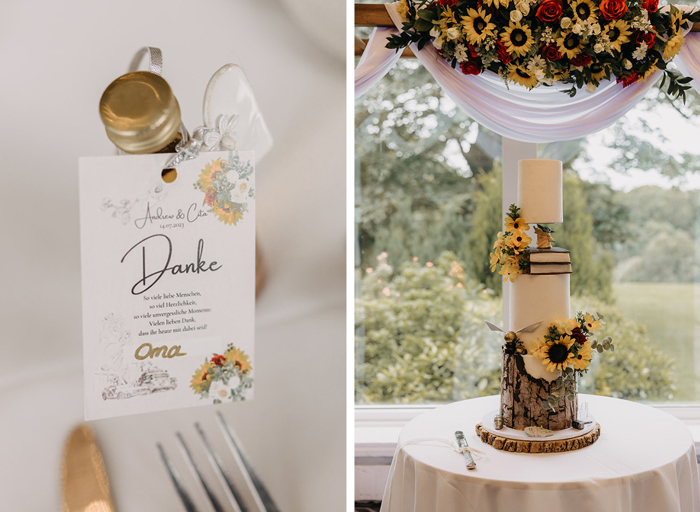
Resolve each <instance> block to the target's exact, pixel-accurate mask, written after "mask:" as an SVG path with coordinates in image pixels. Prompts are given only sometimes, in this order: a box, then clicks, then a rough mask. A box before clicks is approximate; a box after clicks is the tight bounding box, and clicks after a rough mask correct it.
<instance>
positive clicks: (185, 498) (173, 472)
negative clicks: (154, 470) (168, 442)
mask: <svg viewBox="0 0 700 512" xmlns="http://www.w3.org/2000/svg"><path fill="white" fill-rule="evenodd" d="M156 446H157V447H158V451H159V452H160V458H161V459H163V464H165V468H166V469H167V470H168V474H169V475H170V479H171V480H172V481H173V485H175V490H176V491H177V494H178V496H180V500H181V501H182V504H183V505H184V506H185V510H186V511H187V512H199V511H198V510H197V507H195V506H194V503H193V502H192V498H190V495H189V494H188V493H187V491H186V490H185V485H184V483H183V482H182V477H181V476H180V473H179V471H178V470H177V468H176V467H175V466H173V463H172V462H171V461H170V459H169V458H168V456H167V455H166V454H165V450H163V447H162V446H161V445H160V443H158V444H157V445H156Z"/></svg>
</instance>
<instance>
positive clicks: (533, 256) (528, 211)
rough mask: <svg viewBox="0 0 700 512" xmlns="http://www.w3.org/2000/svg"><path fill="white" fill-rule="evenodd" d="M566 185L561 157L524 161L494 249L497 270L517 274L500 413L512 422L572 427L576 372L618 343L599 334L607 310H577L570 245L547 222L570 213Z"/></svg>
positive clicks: (507, 278) (493, 262) (512, 284)
mask: <svg viewBox="0 0 700 512" xmlns="http://www.w3.org/2000/svg"><path fill="white" fill-rule="evenodd" d="M562 189H563V173H562V164H561V162H560V161H558V160H521V161H519V162H518V199H517V206H516V205H511V207H510V210H509V212H508V216H507V217H506V220H505V227H504V231H503V232H500V233H498V238H497V240H496V243H495V244H494V252H493V253H492V254H491V267H492V270H494V271H495V269H496V268H498V267H500V272H499V273H500V274H502V275H503V276H504V281H510V290H509V294H508V301H507V314H506V315H505V316H506V318H507V319H508V322H507V323H508V329H509V332H507V333H506V335H505V344H504V346H503V366H502V378H501V403H500V411H499V412H500V415H501V418H502V422H503V425H504V426H505V427H509V428H511V429H516V430H524V429H526V428H527V427H541V428H544V429H547V430H552V431H558V430H563V429H567V428H570V427H571V426H572V425H573V424H574V422H575V420H577V412H578V398H577V389H576V375H577V374H581V373H583V372H585V371H587V369H588V366H589V365H590V362H591V359H592V356H593V352H594V351H597V352H602V351H603V350H614V346H613V345H612V340H611V339H610V338H605V339H604V340H602V341H600V342H598V340H597V339H595V340H594V339H592V338H593V336H594V331H596V330H598V329H599V328H600V327H601V326H602V324H603V323H604V320H603V317H602V315H600V313H597V314H596V315H595V316H594V315H590V314H584V313H577V314H576V316H574V317H573V318H572V317H570V311H569V310H570V304H569V297H570V277H571V272H572V263H571V259H570V256H569V251H567V250H566V249H563V248H560V247H552V246H551V243H552V242H553V237H552V234H553V233H554V232H553V230H552V229H551V228H550V227H549V226H547V224H556V223H561V222H563V220H564V215H563V202H562ZM531 226H532V227H534V232H535V234H536V235H537V242H536V243H535V244H532V246H531V243H532V238H531V237H530V236H529V235H528V232H529V231H530V228H531ZM489 326H490V327H491V328H492V329H494V330H495V329H497V328H496V327H495V326H494V325H493V324H489ZM499 330H500V329H499ZM589 338H590V339H589Z"/></svg>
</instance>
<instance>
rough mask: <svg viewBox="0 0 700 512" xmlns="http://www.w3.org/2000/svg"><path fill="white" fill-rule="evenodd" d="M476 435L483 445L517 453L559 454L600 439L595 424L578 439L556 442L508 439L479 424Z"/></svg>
mask: <svg viewBox="0 0 700 512" xmlns="http://www.w3.org/2000/svg"><path fill="white" fill-rule="evenodd" d="M476 435H478V436H479V437H480V438H481V440H482V441H483V442H484V443H486V444H490V445H491V446H493V447H494V448H495V449H496V450H504V451H506V452H518V453H561V452H570V451H572V450H578V449H580V448H585V447H586V446H590V445H592V444H593V443H595V442H596V441H597V440H598V438H599V437H600V424H599V423H596V424H595V428H594V429H593V430H591V431H590V432H588V433H586V434H583V435H581V436H579V437H573V438H571V439H561V440H558V441H546V439H547V438H544V439H542V440H539V441H534V440H533V441H522V440H519V439H508V438H506V437H500V436H497V435H494V434H492V433H491V432H487V431H486V430H485V429H484V428H482V426H481V423H478V424H477V425H476Z"/></svg>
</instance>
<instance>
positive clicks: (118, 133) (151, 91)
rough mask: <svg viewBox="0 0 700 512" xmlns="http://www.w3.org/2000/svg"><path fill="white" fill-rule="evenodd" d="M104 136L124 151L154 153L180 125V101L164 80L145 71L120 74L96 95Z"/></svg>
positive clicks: (170, 139) (172, 135) (173, 134)
mask: <svg viewBox="0 0 700 512" xmlns="http://www.w3.org/2000/svg"><path fill="white" fill-rule="evenodd" d="M100 117H101V118H102V122H103V123H104V125H105V130H106V131H107V137H109V140H111V141H112V142H113V143H114V145H115V146H117V147H118V148H119V149H121V150H123V151H126V152H127V153H135V154H145V153H156V152H158V151H159V150H161V149H162V148H164V147H165V146H167V145H168V143H169V142H171V141H172V140H173V139H174V138H175V137H176V136H177V133H178V130H179V128H180V105H178V103H177V99H176V98H175V95H174V94H173V91H172V90H171V89H170V86H169V85H168V82H166V81H165V80H164V79H163V78H162V77H160V76H158V75H156V74H155V73H151V72H149V71H136V72H134V73H127V74H126V75H123V76H120V77H119V78H117V79H116V80H115V81H114V82H112V83H111V84H109V86H108V87H107V89H105V92H104V93H103V94H102V98H100Z"/></svg>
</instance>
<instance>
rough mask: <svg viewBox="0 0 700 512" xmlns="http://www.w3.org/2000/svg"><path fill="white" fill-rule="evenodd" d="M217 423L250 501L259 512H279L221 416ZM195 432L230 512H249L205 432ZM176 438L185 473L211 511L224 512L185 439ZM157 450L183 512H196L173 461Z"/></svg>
mask: <svg viewBox="0 0 700 512" xmlns="http://www.w3.org/2000/svg"><path fill="white" fill-rule="evenodd" d="M216 420H217V424H218V426H219V430H220V431H221V433H222V434H223V437H224V440H225V442H226V446H227V447H228V448H229V450H230V451H231V454H232V455H233V458H234V460H235V462H236V464H237V466H238V468H239V469H240V471H241V474H242V475H243V480H244V481H245V484H246V487H247V488H248V490H249V491H250V493H251V495H252V497H253V501H254V502H255V506H256V508H257V509H258V510H259V511H260V512H279V509H278V508H277V506H276V505H275V503H274V501H273V500H272V497H271V496H270V493H269V492H268V490H267V488H266V487H265V485H264V484H263V483H262V481H261V480H260V478H259V477H258V476H257V474H256V473H255V470H254V469H253V467H252V465H251V464H250V461H249V459H248V457H247V456H246V454H245V452H244V450H243V447H242V444H241V442H240V440H239V438H238V436H237V435H236V433H235V431H234V430H233V428H232V427H231V426H230V425H229V424H228V423H226V421H225V420H224V418H223V416H222V415H221V413H220V412H217V414H216ZM195 429H196V430H197V434H198V436H199V438H200V441H201V444H202V445H203V446H204V450H205V452H206V456H207V459H208V460H209V463H210V464H211V466H212V468H213V470H214V473H215V474H216V476H217V478H218V480H219V481H220V483H221V485H222V487H223V489H224V493H225V494H226V497H227V499H228V501H229V503H230V504H231V506H232V507H233V510H234V511H235V512H248V508H247V507H246V506H245V505H244V503H243V500H242V496H241V493H240V491H239V490H238V488H237V487H236V486H235V484H234V483H233V479H232V478H231V476H230V474H229V472H228V471H227V469H226V467H225V465H224V463H223V461H222V460H221V458H220V457H219V456H218V454H217V453H216V451H215V450H214V449H213V448H212V445H211V443H210V442H209V439H208V438H207V435H206V434H205V433H204V430H203V429H202V427H201V425H200V424H199V423H195ZM175 436H176V443H177V445H178V447H179V448H180V451H181V453H182V455H183V457H184V459H185V463H186V465H187V467H188V469H189V470H190V472H191V473H192V475H193V476H194V478H195V479H196V480H197V481H198V482H199V483H200V484H201V485H202V488H203V489H204V492H205V494H206V496H207V498H208V500H209V502H210V504H211V506H212V508H213V509H214V511H215V512H223V511H224V508H223V507H222V505H221V503H220V502H219V500H218V498H217V497H216V495H215V494H214V493H213V491H212V487H211V485H209V483H207V481H206V479H205V478H204V475H203V473H202V471H201V470H200V468H199V467H198V465H197V463H196V462H195V460H194V458H193V457H192V452H191V451H190V448H189V446H188V445H187V443H186V442H185V439H184V438H183V436H182V434H180V433H179V432H176V433H175ZM157 447H158V451H159V452H160V456H161V459H162V460H163V464H164V465H165V468H166V470H167V472H168V474H169V475H170V479H171V480H172V482H173V485H174V486H175V490H176V491H177V494H178V496H179V497H180V500H181V501H182V504H183V505H184V507H185V510H186V511H187V512H199V511H198V509H197V507H196V506H195V504H194V501H193V499H192V497H191V494H190V493H189V492H188V491H187V488H186V485H185V483H184V480H183V478H182V476H181V475H180V473H179V472H178V470H177V468H176V467H175V465H174V464H173V463H172V460H171V459H170V458H169V457H168V455H167V454H166V453H165V450H164V449H163V447H162V445H161V444H160V443H158V444H157Z"/></svg>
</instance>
